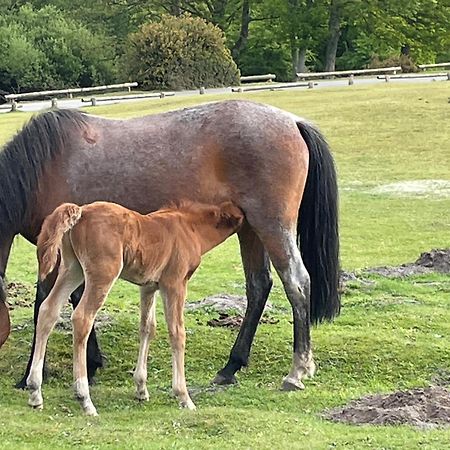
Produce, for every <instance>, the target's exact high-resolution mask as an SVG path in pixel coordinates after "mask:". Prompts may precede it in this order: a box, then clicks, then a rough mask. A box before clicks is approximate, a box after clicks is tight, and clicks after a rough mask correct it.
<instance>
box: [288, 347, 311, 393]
mask: <svg viewBox="0 0 450 450" xmlns="http://www.w3.org/2000/svg"><path fill="white" fill-rule="evenodd" d="M292 359H293V360H292V368H291V370H290V372H289V374H288V375H287V376H286V377H285V378H284V379H283V386H282V388H283V390H285V391H293V390H298V389H305V385H304V384H303V383H302V380H303V379H304V378H308V377H309V378H312V377H313V376H314V373H315V371H316V364H315V363H314V359H313V356H312V352H311V351H309V352H307V353H304V354H302V355H298V354H297V353H294V356H293V358H292Z"/></svg>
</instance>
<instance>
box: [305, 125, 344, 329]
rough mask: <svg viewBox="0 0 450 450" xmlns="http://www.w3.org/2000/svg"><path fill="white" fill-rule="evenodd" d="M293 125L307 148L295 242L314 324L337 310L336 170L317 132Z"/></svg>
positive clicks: (310, 127)
mask: <svg viewBox="0 0 450 450" xmlns="http://www.w3.org/2000/svg"><path fill="white" fill-rule="evenodd" d="M297 126H298V129H299V130H300V133H301V135H302V137H303V139H304V140H305V142H306V144H307V146H308V149H309V169H308V177H307V179H306V186H305V191H304V193H303V198H302V203H301V205H300V213H299V221H298V225H297V233H298V238H297V239H298V243H299V246H300V251H301V254H302V258H303V261H304V263H305V266H306V269H307V270H308V272H309V275H310V277H311V322H313V323H317V322H321V321H323V320H326V319H328V320H331V319H332V318H333V317H335V316H336V315H338V314H339V311H340V307H341V301H340V292H339V232H338V189H337V181H336V169H335V166H334V161H333V157H332V155H331V152H330V148H329V146H328V144H327V142H326V140H325V138H324V137H323V135H322V134H321V133H320V131H319V130H317V129H316V128H315V127H314V126H313V125H311V124H310V123H307V122H297Z"/></svg>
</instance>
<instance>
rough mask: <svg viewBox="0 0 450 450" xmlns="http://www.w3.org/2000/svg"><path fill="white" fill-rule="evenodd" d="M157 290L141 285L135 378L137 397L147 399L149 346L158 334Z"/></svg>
mask: <svg viewBox="0 0 450 450" xmlns="http://www.w3.org/2000/svg"><path fill="white" fill-rule="evenodd" d="M155 291H156V289H155V288H154V287H149V286H142V287H141V325H140V332H139V334H140V346H139V356H138V360H137V364H136V370H135V371H134V374H133V379H134V382H135V384H136V398H137V399H138V400H145V401H147V400H148V399H149V395H148V390H147V359H148V347H149V345H150V341H151V340H153V338H154V337H155V334H156V311H155Z"/></svg>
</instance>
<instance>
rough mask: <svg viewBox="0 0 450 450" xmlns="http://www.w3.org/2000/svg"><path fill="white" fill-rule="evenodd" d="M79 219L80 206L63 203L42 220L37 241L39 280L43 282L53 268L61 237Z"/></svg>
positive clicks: (56, 259)
mask: <svg viewBox="0 0 450 450" xmlns="http://www.w3.org/2000/svg"><path fill="white" fill-rule="evenodd" d="M80 218H81V207H80V206H78V205H74V204H73V203H63V204H62V205H61V206H58V208H56V209H55V210H54V211H53V212H52V213H51V214H50V215H49V216H47V217H46V219H45V220H44V223H43V225H42V229H41V232H40V234H39V237H38V241H37V255H38V260H39V279H40V280H44V279H45V278H46V277H47V275H48V274H49V273H50V272H51V271H52V270H53V269H54V268H55V266H56V263H57V261H58V250H59V249H60V248H61V244H62V240H63V236H64V234H65V233H67V232H68V231H69V230H71V229H72V228H73V227H74V226H75V225H76V223H77V222H78V221H79V220H80Z"/></svg>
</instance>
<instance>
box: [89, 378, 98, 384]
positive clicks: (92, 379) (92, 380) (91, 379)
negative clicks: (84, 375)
mask: <svg viewBox="0 0 450 450" xmlns="http://www.w3.org/2000/svg"><path fill="white" fill-rule="evenodd" d="M88 384H89V386H95V385H96V384H97V381H96V380H95V378H94V377H88Z"/></svg>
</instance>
